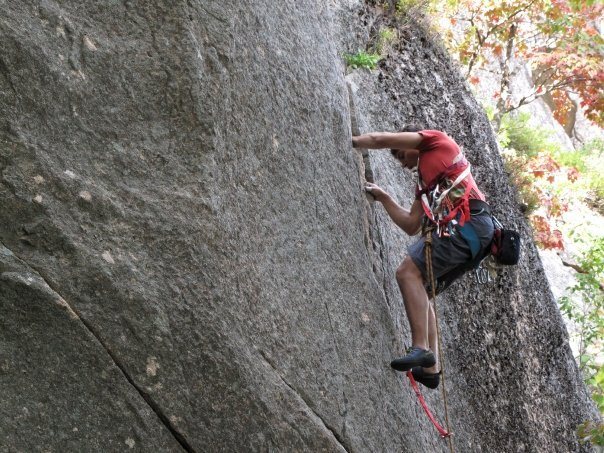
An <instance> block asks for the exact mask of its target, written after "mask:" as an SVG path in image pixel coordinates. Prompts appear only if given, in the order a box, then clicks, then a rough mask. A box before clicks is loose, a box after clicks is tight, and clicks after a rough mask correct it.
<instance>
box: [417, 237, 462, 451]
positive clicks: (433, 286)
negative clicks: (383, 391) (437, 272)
mask: <svg viewBox="0 0 604 453" xmlns="http://www.w3.org/2000/svg"><path fill="white" fill-rule="evenodd" d="M425 230H426V231H425V235H426V236H425V253H426V272H427V274H428V279H429V280H430V292H431V299H432V303H433V309H434V318H435V321H436V336H437V342H438V364H439V367H440V372H441V374H442V381H443V382H442V394H443V402H444V405H445V424H446V425H447V431H446V435H443V433H441V436H442V437H446V438H447V439H448V441H449V451H451V453H453V452H454V450H453V441H452V439H451V434H452V433H451V428H450V425H449V408H448V406H447V390H446V388H445V384H446V381H445V367H444V366H443V354H442V348H441V341H440V327H439V325H438V316H437V312H436V282H435V279H434V272H433V270H432V231H433V229H432V228H426V229H425ZM412 385H413V384H412ZM435 426H436V425H435ZM437 429H438V428H437ZM439 431H440V430H439Z"/></svg>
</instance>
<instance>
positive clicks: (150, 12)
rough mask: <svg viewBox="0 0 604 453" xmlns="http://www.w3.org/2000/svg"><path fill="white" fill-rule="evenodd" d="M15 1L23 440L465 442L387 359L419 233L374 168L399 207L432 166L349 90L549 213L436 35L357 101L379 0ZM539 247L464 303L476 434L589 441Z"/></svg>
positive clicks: (7, 371)
mask: <svg viewBox="0 0 604 453" xmlns="http://www.w3.org/2000/svg"><path fill="white" fill-rule="evenodd" d="M0 7H1V8H2V11H3V12H4V14H3V17H2V18H0V37H1V38H2V43H3V45H2V48H1V50H0V106H1V110H0V175H1V178H0V200H2V202H1V203H2V204H1V206H0V241H1V242H2V244H3V246H2V248H1V249H0V251H1V252H2V254H0V258H1V260H0V266H1V267H0V296H1V298H0V304H1V305H0V313H1V314H2V332H1V334H0V354H1V355H2V356H1V357H0V360H1V362H0V363H1V364H2V365H1V366H2V368H0V384H1V385H2V388H3V389H7V394H8V395H9V397H8V398H2V400H0V413H2V415H3V417H2V421H0V450H2V451H57V452H58V451H124V450H129V449H133V450H139V451H156V450H169V451H178V450H182V449H184V450H188V451H199V452H201V451H344V450H346V451H359V452H360V451H400V452H404V451H409V452H411V451H445V450H446V449H447V447H446V444H445V443H443V441H442V440H441V439H439V438H438V437H437V436H436V433H435V432H434V431H433V428H432V427H431V426H430V425H429V423H428V421H427V420H426V419H425V416H424V415H423V413H422V412H421V409H420V408H419V406H418V405H417V402H416V400H415V396H414V395H413V393H412V391H411V389H410V387H409V386H408V384H407V383H406V382H405V379H404V378H403V377H402V376H400V375H397V374H396V373H394V372H393V371H391V370H390V368H389V366H388V364H389V361H390V359H391V358H392V357H393V356H394V355H396V354H398V353H400V351H401V349H402V346H403V343H405V342H406V341H407V340H408V327H407V324H406V321H405V320H404V317H403V313H402V301H401V299H400V295H399V294H398V292H397V290H396V288H395V287H394V280H393V273H394V270H395V269H396V266H397V264H398V262H399V261H400V259H401V258H402V256H403V254H404V249H403V247H404V246H405V245H406V244H407V243H408V242H409V239H408V238H406V237H404V236H403V235H402V234H400V233H399V232H397V231H395V230H394V228H393V227H392V225H391V224H390V223H389V222H388V220H387V219H386V217H385V214H384V212H383V211H380V208H379V207H377V206H373V205H370V204H369V203H368V202H367V199H366V197H365V195H364V194H363V193H362V190H361V188H362V183H363V180H364V178H363V175H364V170H365V168H364V167H366V169H367V170H370V171H371V172H372V175H373V178H374V179H375V180H376V181H377V182H379V183H383V184H385V185H386V186H388V187H389V188H390V189H391V190H393V191H396V192H397V196H399V197H400V199H401V201H403V200H405V199H406V198H408V197H409V196H410V194H411V184H410V182H409V178H408V176H407V175H405V174H401V173H400V172H399V171H397V169H396V167H395V166H394V164H393V163H392V162H389V161H388V160H387V158H386V156H385V154H372V155H370V156H368V157H367V159H365V162H363V159H362V158H361V156H360V154H358V153H357V151H354V150H352V149H351V148H350V135H351V115H350V101H352V105H353V108H354V109H356V110H357V115H356V118H357V119H356V123H357V124H356V127H358V128H361V129H362V130H369V129H371V128H387V129H391V128H394V127H396V125H397V124H398V123H397V122H400V121H406V120H407V118H409V117H415V118H416V119H420V120H425V121H427V122H428V123H429V124H428V125H429V126H432V127H441V128H444V129H445V130H447V131H448V132H449V133H450V134H451V135H453V136H454V137H455V138H456V139H458V140H459V141H460V143H462V144H463V145H464V146H465V147H466V148H468V155H469V156H470V158H471V159H472V160H473V163H474V164H475V165H476V171H475V173H476V175H477V179H478V180H479V181H480V182H481V183H482V184H483V186H484V187H485V189H486V191H487V192H488V194H489V195H492V196H494V195H500V197H499V200H500V201H499V204H498V205H497V207H496V209H497V211H498V212H500V213H501V217H502V218H503V219H505V220H507V221H508V223H510V224H513V223H515V224H516V225H517V226H519V227H520V228H521V229H523V231H525V233H526V230H525V226H524V223H523V222H522V221H521V220H518V219H520V214H519V212H518V211H517V209H516V208H515V202H514V197H513V194H512V192H511V191H510V189H509V187H507V183H506V179H505V175H504V174H503V169H502V165H501V160H500V158H499V157H498V155H497V153H496V149H495V144H494V141H493V136H492V134H491V132H490V130H489V129H488V125H487V123H486V119H485V118H484V115H483V114H482V112H481V111H480V109H479V108H478V107H477V106H476V103H475V102H474V100H473V99H472V97H471V96H470V95H469V94H468V92H467V90H466V89H465V87H464V86H463V84H462V83H461V82H460V80H459V78H458V77H457V76H456V74H455V72H454V71H453V69H451V67H450V65H449V63H448V60H447V59H446V57H445V56H444V55H443V54H442V53H440V51H438V50H436V49H434V48H433V46H432V45H430V44H429V42H428V41H426V40H425V39H424V38H423V37H422V35H421V32H419V31H417V36H416V35H415V34H414V35H412V37H411V38H410V39H409V40H408V43H409V44H408V48H405V49H404V51H403V52H402V53H401V54H400V55H398V56H395V57H393V58H392V60H390V61H388V62H387V63H386V64H385V65H384V66H383V67H382V68H381V69H380V70H379V71H376V72H372V73H368V72H363V71H358V72H357V73H355V74H351V75H350V76H349V81H348V82H350V86H351V93H352V94H351V96H350V99H349V90H348V87H347V85H348V83H347V80H346V79H345V77H344V67H343V64H342V61H341V57H340V55H341V52H342V51H344V50H346V49H350V48H353V49H354V48H355V47H358V46H361V45H363V43H362V42H361V41H357V40H362V38H363V37H366V36H369V31H368V30H364V29H363V27H364V25H363V24H364V21H365V20H366V18H368V17H369V18H370V19H371V17H370V14H372V13H371V11H372V10H366V9H365V6H364V5H363V4H362V3H361V2H355V1H348V2H332V3H330V4H329V6H327V4H325V3H323V2H315V1H310V0H300V1H297V2H293V3H291V2H270V1H268V0H262V1H256V2H235V1H226V2H220V3H219V2H201V1H196V0H190V1H187V2H184V1H179V2H167V1H165V2H162V1H159V0H155V1H148V2H144V3H143V2H141V3H136V2H132V1H124V2H120V1H114V2H102V3H99V2H91V1H83V2H61V1H51V0H46V1H42V2H33V1H22V2H16V1H0ZM367 11H369V13H368V12H367ZM363 14H365V16H363ZM367 14H369V15H367ZM347 40H348V41H347ZM355 87H356V88H355ZM525 249H526V250H525V258H524V260H523V263H522V265H521V266H520V267H518V268H517V269H509V270H506V271H505V272H503V271H502V272H501V275H500V276H499V278H498V280H497V282H496V283H493V284H491V286H490V287H488V288H484V289H480V290H478V292H474V291H473V287H472V286H470V285H469V283H470V280H468V279H466V280H464V281H463V282H462V283H461V284H459V285H458V286H457V287H456V288H455V289H454V290H453V291H452V292H451V294H450V295H449V296H447V297H446V298H443V299H442V300H439V303H440V304H442V308H443V315H442V320H443V321H442V322H443V329H444V339H445V343H446V354H447V367H448V369H449V370H450V371H449V373H448V377H449V379H448V380H449V382H450V384H449V385H450V390H449V400H450V405H451V414H450V415H451V419H452V422H453V429H454V431H455V432H456V440H455V442H456V445H457V450H458V451H510V452H512V451H572V450H576V449H578V445H577V443H576V441H574V437H573V429H574V426H575V425H576V424H577V423H578V422H580V421H582V420H583V419H585V418H587V417H590V416H594V412H593V408H592V407H591V406H589V404H588V397H587V395H586V392H585V389H584V388H583V386H582V384H581V380H580V376H579V375H578V373H577V369H576V367H575V365H574V363H573V361H572V357H571V355H570V351H569V349H568V345H567V342H566V336H565V333H564V330H563V326H562V322H561V320H560V317H559V315H558V313H557V312H556V309H555V304H554V303H553V300H552V298H551V294H550V292H549V289H548V287H547V283H546V281H545V279H544V277H543V275H542V269H541V265H540V262H539V259H538V256H537V254H536V252H535V249H534V247H533V245H532V244H531V243H529V242H527V243H526V246H525ZM17 257H18V258H17ZM29 278H31V279H32V280H31V281H30V280H28V279H29ZM25 351H26V352H27V354H26V355H25V354H24V352H25ZM23 370H25V371H26V373H23ZM427 393H428V394H429V395H428V400H429V402H430V404H431V406H432V407H433V408H434V410H435V412H436V413H437V416H439V418H441V419H442V405H441V403H440V400H439V396H438V393H437V392H427ZM24 407H25V408H27V411H24V409H23V408H24ZM28 414H29V415H28ZM14 420H17V422H14ZM73 428H78V430H79V431H78V432H80V433H82V434H81V436H79V437H78V436H75V435H74V434H73ZM133 442H134V443H133Z"/></svg>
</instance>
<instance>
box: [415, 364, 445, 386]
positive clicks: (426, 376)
mask: <svg viewBox="0 0 604 453" xmlns="http://www.w3.org/2000/svg"><path fill="white" fill-rule="evenodd" d="M411 374H413V379H415V380H416V381H417V382H419V383H420V384H422V385H423V386H425V387H428V388H429V389H435V388H436V387H438V384H440V371H439V372H438V373H426V372H425V371H424V369H423V368H422V367H421V366H416V367H413V368H411Z"/></svg>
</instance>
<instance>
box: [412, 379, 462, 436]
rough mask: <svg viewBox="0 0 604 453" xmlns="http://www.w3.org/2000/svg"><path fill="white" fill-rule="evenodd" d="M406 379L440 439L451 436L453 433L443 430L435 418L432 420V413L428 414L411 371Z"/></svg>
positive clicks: (428, 410)
mask: <svg viewBox="0 0 604 453" xmlns="http://www.w3.org/2000/svg"><path fill="white" fill-rule="evenodd" d="M407 377H408V378H409V381H410V382H411V388H413V391H414V392H415V394H416V395H417V399H418V400H419V403H420V404H421V405H422V407H423V408H424V412H425V413H426V415H427V416H428V418H429V419H430V421H431V422H432V424H433V425H434V427H435V428H436V430H437V431H438V432H439V434H440V437H443V438H444V437H449V436H451V435H452V434H453V433H451V432H449V431H447V430H446V429H445V428H443V427H442V426H441V425H440V423H438V421H437V420H436V418H434V415H432V412H430V409H429V408H428V405H427V404H426V400H425V399H424V396H423V395H422V392H420V390H419V387H418V385H417V382H415V378H414V377H413V373H412V372H411V371H407Z"/></svg>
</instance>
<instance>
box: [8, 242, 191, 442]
mask: <svg viewBox="0 0 604 453" xmlns="http://www.w3.org/2000/svg"><path fill="white" fill-rule="evenodd" d="M0 245H2V246H4V247H5V248H6V249H7V250H9V251H10V252H11V253H12V254H13V255H14V256H15V257H17V258H18V259H19V260H20V261H21V262H22V263H24V264H25V265H26V266H27V267H29V268H30V269H32V270H33V271H35V273H36V274H38V276H39V277H40V278H41V279H42V281H43V282H44V283H45V284H46V285H47V286H48V287H49V288H50V289H51V290H52V291H53V292H54V293H55V294H56V295H57V296H58V297H60V298H61V299H62V300H63V301H64V302H65V304H66V305H67V307H68V309H69V310H71V311H72V312H73V313H74V315H75V316H76V317H77V318H78V320H79V321H80V322H81V323H82V325H83V326H84V327H85V328H86V330H88V332H90V334H91V335H92V336H93V337H94V338H95V339H96V341H97V342H98V343H99V344H100V345H101V347H102V348H103V349H104V350H105V351H106V352H107V354H108V355H109V357H110V358H111V360H112V361H113V363H114V364H115V366H116V367H117V368H118V369H119V370H120V371H121V372H122V374H123V375H124V377H125V378H126V380H127V381H128V382H129V383H130V385H132V387H134V389H135V390H136V391H137V392H138V394H139V395H140V396H141V397H142V398H143V400H144V401H145V402H146V403H147V404H148V405H149V407H150V408H151V409H152V410H153V412H155V415H157V417H158V418H159V420H160V421H161V422H162V423H163V424H164V426H165V427H166V428H167V429H168V431H170V433H171V434H172V436H173V437H174V439H176V441H177V442H178V443H179V444H180V446H181V447H182V448H183V449H184V450H185V451H187V452H191V453H195V449H193V447H191V445H190V444H189V443H188V442H187V440H186V439H185V437H184V436H183V435H182V434H181V433H180V432H178V430H177V429H176V428H175V427H174V425H173V424H172V422H170V419H169V418H168V417H167V416H166V415H165V414H164V413H163V412H162V410H161V408H160V407H159V405H158V404H157V403H156V402H155V401H153V399H152V398H151V396H150V395H149V394H148V393H147V392H145V391H144V390H143V389H142V388H141V387H140V386H139V385H138V384H137V383H136V382H135V381H134V379H133V378H132V376H130V375H129V374H128V372H127V371H126V368H125V367H124V365H123V364H122V363H121V362H120V361H119V359H118V358H117V357H116V355H115V354H114V353H113V352H112V351H111V349H109V347H108V346H107V344H105V342H104V341H103V340H102V339H101V336H100V335H99V334H98V333H97V332H96V331H95V329H94V327H93V326H92V325H91V324H90V323H89V322H88V321H86V320H85V319H84V318H83V317H82V316H81V314H80V312H79V311H78V310H76V309H75V308H74V307H73V306H72V305H71V304H70V303H69V302H68V301H67V299H65V298H64V297H63V296H62V295H61V293H60V292H59V291H58V289H56V288H54V287H53V285H51V284H50V283H49V282H48V280H47V279H46V278H45V277H44V275H43V274H42V272H40V270H39V269H37V268H36V267H34V266H32V265H30V264H29V263H28V262H27V261H25V260H24V259H22V258H21V257H20V256H19V255H17V254H16V253H14V252H13V251H12V250H11V249H9V248H8V247H6V246H5V245H4V244H3V243H1V242H0Z"/></svg>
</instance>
